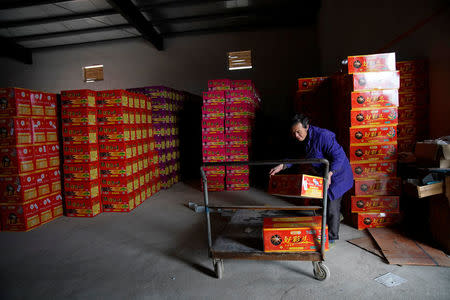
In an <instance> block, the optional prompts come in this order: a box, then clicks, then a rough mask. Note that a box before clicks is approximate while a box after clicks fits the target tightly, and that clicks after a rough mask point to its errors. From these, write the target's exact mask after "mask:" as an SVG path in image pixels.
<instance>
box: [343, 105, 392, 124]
mask: <svg viewBox="0 0 450 300" xmlns="http://www.w3.org/2000/svg"><path fill="white" fill-rule="evenodd" d="M397 123H398V114H397V108H396V107H390V108H375V109H355V110H352V111H351V125H352V126H361V125H385V124H393V125H395V124H397Z"/></svg>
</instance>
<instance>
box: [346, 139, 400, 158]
mask: <svg viewBox="0 0 450 300" xmlns="http://www.w3.org/2000/svg"><path fill="white" fill-rule="evenodd" d="M395 159H397V143H395V142H394V143H387V144H374V145H364V144H359V145H358V144H357V145H352V146H350V162H358V161H380V160H395Z"/></svg>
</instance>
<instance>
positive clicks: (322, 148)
mask: <svg viewBox="0 0 450 300" xmlns="http://www.w3.org/2000/svg"><path fill="white" fill-rule="evenodd" d="M303 143H304V144H305V152H306V157H305V158H326V159H327V160H328V161H329V162H330V171H332V172H333V175H332V176H331V185H330V188H329V189H328V198H329V199H330V200H334V199H337V198H340V197H342V196H343V195H344V193H345V192H346V191H348V190H349V189H351V188H352V186H353V172H352V168H351V166H350V162H349V161H348V158H347V156H346V155H345V152H344V149H342V147H341V145H339V144H338V142H337V141H336V135H335V134H334V133H333V132H331V131H329V130H327V129H323V128H319V127H316V126H309V129H308V135H307V137H306V139H305V140H304V141H303ZM287 167H291V165H287ZM313 167H314V168H315V169H316V171H318V172H319V174H320V176H322V175H323V165H321V164H313Z"/></svg>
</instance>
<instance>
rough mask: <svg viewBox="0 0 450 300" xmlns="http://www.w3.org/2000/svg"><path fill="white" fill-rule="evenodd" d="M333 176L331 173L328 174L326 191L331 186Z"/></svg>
mask: <svg viewBox="0 0 450 300" xmlns="http://www.w3.org/2000/svg"><path fill="white" fill-rule="evenodd" d="M332 175H333V172H331V171H330V172H328V181H327V189H328V188H329V187H330V184H331V176H332Z"/></svg>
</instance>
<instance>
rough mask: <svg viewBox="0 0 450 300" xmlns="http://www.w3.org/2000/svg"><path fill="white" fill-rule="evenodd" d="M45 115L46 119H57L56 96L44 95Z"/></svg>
mask: <svg viewBox="0 0 450 300" xmlns="http://www.w3.org/2000/svg"><path fill="white" fill-rule="evenodd" d="M44 114H45V116H46V117H56V94H51V93H44Z"/></svg>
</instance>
